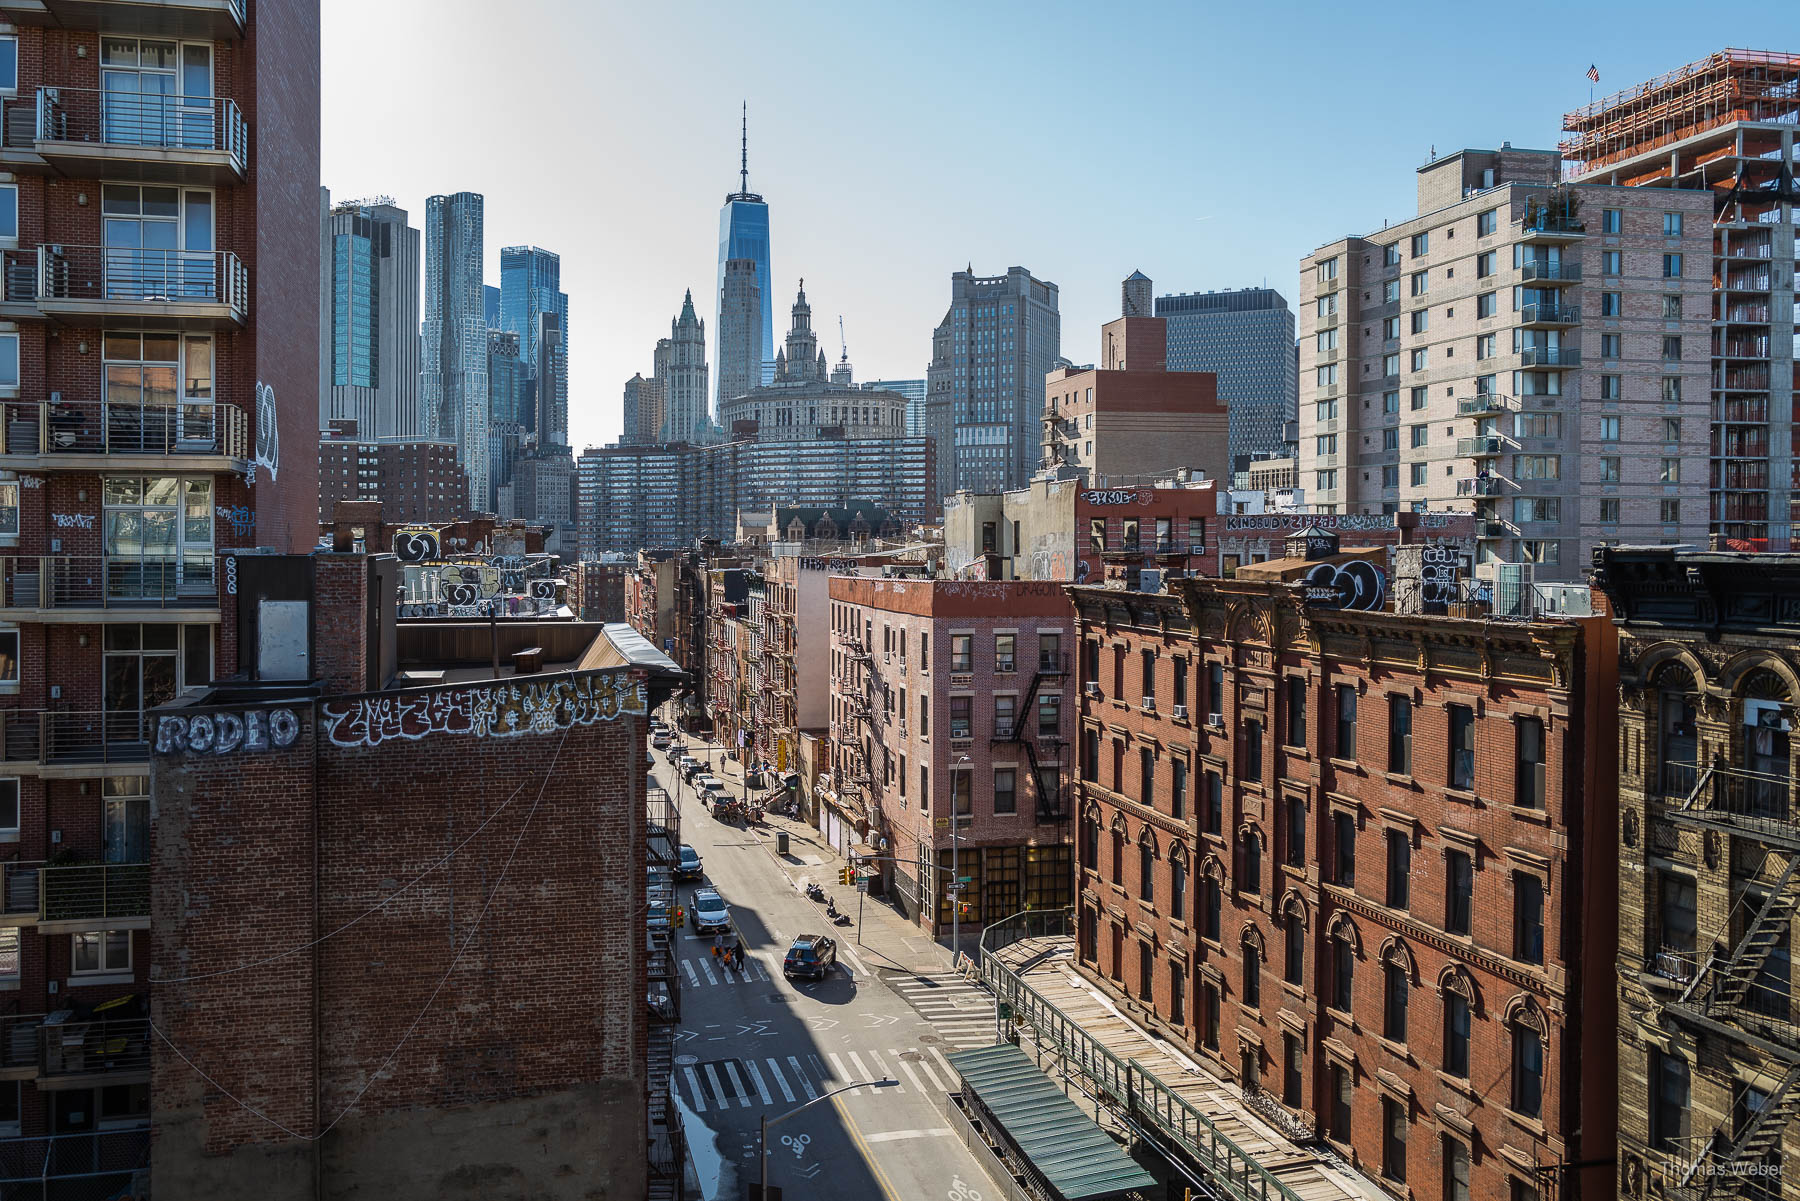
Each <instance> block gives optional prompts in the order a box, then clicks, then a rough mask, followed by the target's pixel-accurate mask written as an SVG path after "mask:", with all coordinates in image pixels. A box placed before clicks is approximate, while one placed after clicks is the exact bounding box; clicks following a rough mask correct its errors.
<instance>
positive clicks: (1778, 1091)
mask: <svg viewBox="0 0 1800 1201" xmlns="http://www.w3.org/2000/svg"><path fill="white" fill-rule="evenodd" d="M1796 1082H1800V1063H1792V1064H1789V1065H1788V1069H1787V1072H1786V1073H1785V1074H1784V1075H1783V1076H1782V1077H1781V1082H1780V1083H1779V1084H1777V1085H1776V1086H1775V1091H1773V1092H1771V1093H1770V1094H1769V1099H1768V1100H1767V1101H1766V1102H1764V1103H1763V1106H1762V1108H1761V1109H1759V1110H1757V1111H1756V1114H1755V1116H1754V1117H1752V1118H1751V1119H1750V1121H1749V1122H1748V1123H1746V1124H1745V1126H1744V1128H1743V1130H1741V1131H1739V1132H1738V1136H1737V1138H1735V1139H1727V1138H1726V1136H1725V1127H1724V1126H1721V1127H1719V1129H1717V1130H1715V1131H1713V1136H1712V1138H1711V1139H1709V1140H1707V1143H1706V1145H1705V1146H1704V1147H1702V1148H1701V1151H1700V1154H1699V1155H1697V1156H1695V1157H1694V1161H1693V1162H1692V1163H1690V1164H1688V1166H1687V1170H1686V1171H1685V1172H1683V1173H1682V1177H1681V1187H1682V1188H1684V1189H1685V1188H1688V1187H1689V1186H1690V1185H1692V1184H1693V1183H1694V1180H1695V1177H1697V1176H1700V1175H1701V1173H1703V1172H1704V1173H1705V1178H1704V1180H1703V1181H1702V1183H1701V1193H1700V1195H1701V1196H1702V1197H1705V1196H1709V1195H1710V1194H1711V1193H1712V1191H1713V1187H1714V1185H1715V1184H1717V1183H1718V1182H1719V1181H1721V1180H1726V1179H1728V1178H1730V1177H1732V1175H1733V1174H1734V1173H1733V1169H1734V1168H1736V1167H1737V1165H1739V1164H1752V1163H1756V1162H1757V1161H1758V1160H1760V1159H1762V1158H1763V1157H1764V1156H1766V1155H1768V1154H1769V1152H1771V1151H1773V1150H1775V1148H1776V1146H1777V1144H1779V1143H1780V1142H1781V1135H1782V1131H1783V1130H1784V1129H1785V1128H1786V1126H1787V1124H1788V1120H1789V1119H1790V1118H1792V1117H1793V1116H1794V1113H1795V1111H1796V1110H1800V1091H1796V1090H1795V1088H1794V1085H1795V1083H1796ZM1721 1145H1722V1146H1723V1147H1724V1151H1723V1153H1722V1154H1715V1153H1714V1151H1713V1148H1715V1147H1719V1146H1721Z"/></svg>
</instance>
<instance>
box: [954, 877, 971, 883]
mask: <svg viewBox="0 0 1800 1201" xmlns="http://www.w3.org/2000/svg"><path fill="white" fill-rule="evenodd" d="M956 882H957V883H958V884H973V883H975V877H974V876H958V877H957V878H956Z"/></svg>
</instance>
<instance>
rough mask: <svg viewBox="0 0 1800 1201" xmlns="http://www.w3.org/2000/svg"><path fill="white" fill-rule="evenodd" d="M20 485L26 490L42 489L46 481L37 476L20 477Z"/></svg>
mask: <svg viewBox="0 0 1800 1201" xmlns="http://www.w3.org/2000/svg"><path fill="white" fill-rule="evenodd" d="M19 483H20V485H21V486H23V487H26V488H42V487H43V486H44V481H43V480H42V479H41V478H39V477H38V476H35V475H22V476H20V477H19Z"/></svg>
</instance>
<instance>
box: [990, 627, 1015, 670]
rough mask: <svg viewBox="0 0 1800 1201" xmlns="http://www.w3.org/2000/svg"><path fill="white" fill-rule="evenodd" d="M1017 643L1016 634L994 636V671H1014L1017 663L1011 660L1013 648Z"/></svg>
mask: <svg viewBox="0 0 1800 1201" xmlns="http://www.w3.org/2000/svg"><path fill="white" fill-rule="evenodd" d="M1017 642H1018V635H1017V634H995V635H994V670H995V671H1014V670H1016V669H1017V663H1016V661H1015V660H1014V658H1013V648H1014V646H1015V645H1016V644H1017Z"/></svg>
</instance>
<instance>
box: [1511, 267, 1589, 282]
mask: <svg viewBox="0 0 1800 1201" xmlns="http://www.w3.org/2000/svg"><path fill="white" fill-rule="evenodd" d="M1580 279H1581V264H1580V263H1540V262H1536V261H1531V262H1527V263H1525V264H1524V265H1523V266H1521V267H1520V268H1519V281H1520V282H1521V283H1527V284H1529V283H1534V282H1537V281H1548V282H1552V283H1576V282H1578V281H1579V280H1580Z"/></svg>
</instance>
